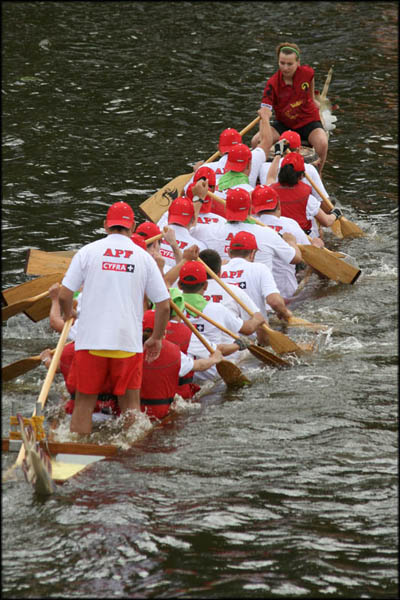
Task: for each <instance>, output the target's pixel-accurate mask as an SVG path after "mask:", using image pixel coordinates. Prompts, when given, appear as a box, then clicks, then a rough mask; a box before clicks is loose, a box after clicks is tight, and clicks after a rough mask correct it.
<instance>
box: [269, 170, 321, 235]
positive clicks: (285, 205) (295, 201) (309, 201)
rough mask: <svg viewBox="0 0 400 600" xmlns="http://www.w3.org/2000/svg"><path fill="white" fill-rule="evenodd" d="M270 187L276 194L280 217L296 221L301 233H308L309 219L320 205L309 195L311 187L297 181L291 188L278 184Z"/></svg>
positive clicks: (310, 226)
mask: <svg viewBox="0 0 400 600" xmlns="http://www.w3.org/2000/svg"><path fill="white" fill-rule="evenodd" d="M270 187H271V188H272V189H274V190H276V191H277V192H278V195H279V200H280V205H281V215H282V216H283V217H290V218H291V219H294V220H295V221H297V222H298V224H299V225H300V227H301V228H302V229H303V231H310V230H311V228H312V223H311V218H312V217H315V215H316V214H317V213H318V211H319V210H320V203H319V202H318V200H317V199H316V198H314V197H313V196H311V195H310V191H311V186H309V185H307V184H305V183H303V182H302V181H299V182H298V183H296V184H295V185H294V186H292V187H287V186H284V185H281V184H280V183H273V184H271V186H270Z"/></svg>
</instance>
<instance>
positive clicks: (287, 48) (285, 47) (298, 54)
mask: <svg viewBox="0 0 400 600" xmlns="http://www.w3.org/2000/svg"><path fill="white" fill-rule="evenodd" d="M282 50H290V52H294V53H295V54H297V56H298V57H299V58H300V52H299V51H298V50H296V48H291V47H290V46H282V48H280V50H279V52H281V51H282Z"/></svg>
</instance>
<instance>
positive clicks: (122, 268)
mask: <svg viewBox="0 0 400 600" xmlns="http://www.w3.org/2000/svg"><path fill="white" fill-rule="evenodd" d="M62 284H63V285H64V286H65V287H67V288H68V289H69V290H71V291H73V292H74V291H77V290H79V288H80V287H81V286H83V291H82V302H81V311H80V315H79V327H78V330H77V336H76V341H75V349H76V350H124V351H126V352H142V350H143V344H142V320H143V297H144V294H146V295H147V296H148V297H149V298H150V300H151V301H152V302H155V303H157V302H162V301H163V300H167V299H169V293H168V290H167V287H166V285H165V283H164V280H163V278H162V276H161V273H160V270H159V268H158V266H157V264H156V262H155V260H154V259H153V257H152V256H150V254H148V253H147V252H146V251H145V250H143V249H142V248H140V247H139V246H137V245H136V244H134V243H133V242H132V240H131V239H130V238H129V237H128V236H125V235H122V234H118V233H113V234H110V235H108V236H107V237H105V238H102V239H100V240H97V241H96V242H92V243H91V244H87V245H86V246H83V248H81V249H80V250H79V251H78V252H77V253H76V254H75V255H74V257H73V259H72V261H71V264H70V266H69V268H68V270H67V272H66V274H65V276H64V279H63V281H62Z"/></svg>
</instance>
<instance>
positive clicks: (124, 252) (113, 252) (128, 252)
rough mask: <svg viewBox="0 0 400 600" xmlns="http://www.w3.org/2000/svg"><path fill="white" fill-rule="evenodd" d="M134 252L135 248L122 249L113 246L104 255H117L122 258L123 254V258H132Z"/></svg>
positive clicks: (116, 256)
mask: <svg viewBox="0 0 400 600" xmlns="http://www.w3.org/2000/svg"><path fill="white" fill-rule="evenodd" d="M132 254H133V250H120V249H119V248H115V250H113V249H112V248H107V250H106V251H105V252H104V254H103V256H115V258H120V257H121V256H122V258H130V257H131V256H132Z"/></svg>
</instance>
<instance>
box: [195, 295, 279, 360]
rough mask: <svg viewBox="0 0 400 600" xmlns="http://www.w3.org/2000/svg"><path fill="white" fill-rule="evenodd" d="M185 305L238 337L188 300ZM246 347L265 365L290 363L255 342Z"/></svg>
mask: <svg viewBox="0 0 400 600" xmlns="http://www.w3.org/2000/svg"><path fill="white" fill-rule="evenodd" d="M185 306H186V308H188V309H189V310H190V311H192V312H193V313H195V314H196V315H197V316H198V317H201V318H202V319H205V320H206V321H208V322H209V323H211V325H214V327H218V329H220V330H221V331H223V332H224V333H226V334H227V335H230V336H231V337H232V338H233V339H235V340H238V339H240V335H237V334H236V333H233V331H230V330H229V329H227V328H226V327H224V326H223V325H221V324H220V323H217V322H216V321H214V319H211V317H208V316H207V315H205V314H203V313H202V312H201V311H199V310H197V308H195V307H194V306H192V305H191V304H189V303H188V302H185ZM248 349H249V351H250V352H251V353H252V354H253V355H254V356H256V357H257V358H258V359H259V360H261V361H262V362H264V363H266V364H267V365H272V366H274V367H279V368H282V367H290V363H289V362H288V361H287V360H284V359H283V358H280V356H276V355H275V354H272V352H268V350H265V349H264V348H261V346H256V345H255V344H250V345H249V346H248Z"/></svg>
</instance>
